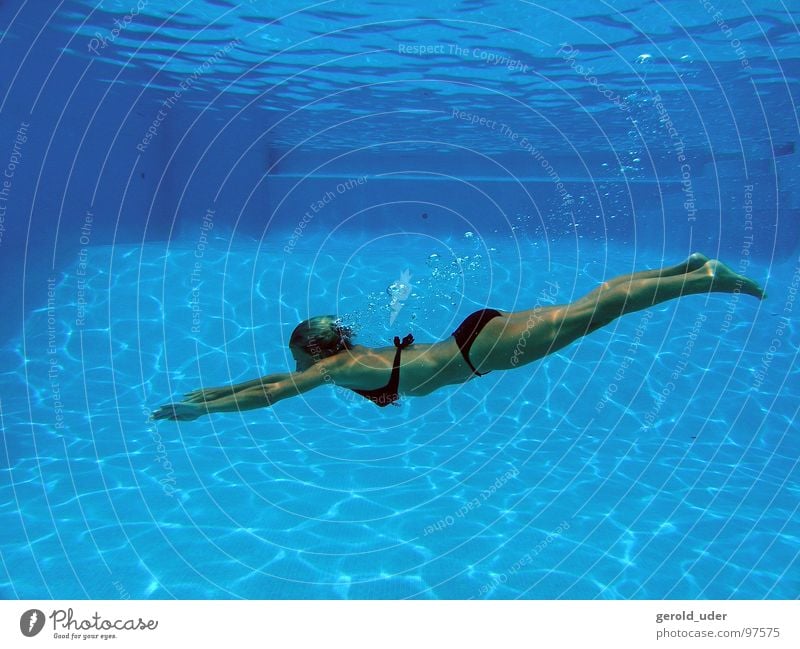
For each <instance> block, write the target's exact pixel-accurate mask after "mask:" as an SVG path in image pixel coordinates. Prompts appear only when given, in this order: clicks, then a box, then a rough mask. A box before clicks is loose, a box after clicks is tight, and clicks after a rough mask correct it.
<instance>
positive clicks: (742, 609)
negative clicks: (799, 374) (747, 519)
mask: <svg viewBox="0 0 800 649" xmlns="http://www.w3.org/2000/svg"><path fill="white" fill-rule="evenodd" d="M798 620H800V603H798V602H796V601H777V602H770V601H703V602H693V601H633V602H615V601H599V602H575V601H567V602H551V601H488V602H487V601H481V602H477V601H442V602H424V601H351V602H344V601H341V602H340V601H322V602H319V601H302V602H298V601H132V600H126V601H58V602H52V601H4V602H0V647H3V648H16V647H45V646H48V647H49V646H61V647H74V646H81V647H98V646H109V647H118V648H122V647H146V648H147V649H153V648H156V647H170V648H171V649H175V648H176V647H187V646H199V647H223V648H224V649H228V648H231V647H236V648H239V647H270V648H272V647H293V648H294V647H300V648H303V647H316V646H320V647H325V648H326V649H327V648H328V647H346V648H347V649H359V648H361V647H364V648H369V649H394V648H396V649H409V648H413V649H419V648H423V647H457V648H458V649H469V648H471V647H476V648H477V647H480V648H481V649H485V648H487V647H492V648H498V647H499V648H503V649H506V648H510V647H531V648H533V647H552V646H556V647H563V646H565V645H567V644H568V645H569V646H575V645H578V643H582V644H581V646H591V647H612V646H613V647H614V648H615V649H622V648H627V647H630V648H632V649H641V648H642V647H670V646H678V647H682V646H693V647H703V646H741V647H774V648H775V649H778V648H779V647H793V648H794V647H798V646H800V636H798V629H800V622H799V621H798Z"/></svg>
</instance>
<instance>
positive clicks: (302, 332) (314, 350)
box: [289, 315, 353, 371]
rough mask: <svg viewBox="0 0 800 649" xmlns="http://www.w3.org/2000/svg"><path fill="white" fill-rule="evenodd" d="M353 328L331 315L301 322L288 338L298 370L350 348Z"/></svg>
mask: <svg viewBox="0 0 800 649" xmlns="http://www.w3.org/2000/svg"><path fill="white" fill-rule="evenodd" d="M352 338H353V330H352V329H351V328H350V327H347V326H345V325H343V324H342V322H341V320H339V318H337V317H336V316H332V315H320V316H316V317H314V318H309V319H308V320H305V321H303V322H301V323H300V324H299V325H297V326H296V327H295V328H294V331H293V332H292V336H291V338H289V348H290V349H291V350H292V355H293V356H294V358H295V360H296V361H297V369H298V371H302V370H304V369H306V368H308V367H311V366H312V365H313V364H314V363H316V362H317V361H319V360H322V359H323V358H327V357H328V356H333V355H334V354H338V353H339V352H340V351H342V350H345V349H350V348H351V347H352V346H353V342H352Z"/></svg>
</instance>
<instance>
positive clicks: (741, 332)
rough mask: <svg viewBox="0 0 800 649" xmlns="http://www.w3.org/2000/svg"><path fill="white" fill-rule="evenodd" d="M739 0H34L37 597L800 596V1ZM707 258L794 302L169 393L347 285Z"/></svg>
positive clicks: (215, 372)
mask: <svg viewBox="0 0 800 649" xmlns="http://www.w3.org/2000/svg"><path fill="white" fill-rule="evenodd" d="M267 5H269V6H267ZM720 11H722V14H720V15H722V18H719V17H715V13H716V9H715V11H709V10H708V8H707V7H705V6H704V4H703V3H702V2H700V3H697V2H674V3H664V4H663V5H659V4H655V3H647V2H634V1H633V0H631V1H630V2H614V3H609V4H608V5H607V6H606V5H604V6H602V7H601V6H600V5H596V4H595V3H588V2H587V3H572V4H570V5H569V6H564V3H552V4H551V5H547V6H545V7H544V8H542V7H539V8H536V9H535V8H533V6H532V5H528V4H527V3H521V2H520V3H516V2H512V3H508V2H506V3H494V2H489V1H485V2H463V3H457V4H451V3H444V2H425V3H415V2H412V3H406V4H404V5H403V6H396V5H394V4H391V3H384V2H366V3H354V2H349V1H341V2H335V1H334V2H327V3H322V4H318V5H315V6H313V7H311V6H310V7H307V8H304V7H302V6H300V5H297V4H296V3H247V2H242V3H237V2H227V1H223V0H215V1H212V0H204V1H194V2H191V3H188V4H187V5H186V6H185V7H183V8H182V9H181V10H178V11H175V9H174V7H173V3H167V2H161V1H158V2H156V1H155V0H151V1H150V2H147V3H144V4H143V5H142V6H141V8H139V7H138V5H137V4H136V2H135V1H133V0H131V1H128V0H119V1H118V2H113V3H108V2H104V3H103V5H102V7H100V6H96V5H95V4H94V3H92V2H88V1H86V2H78V1H73V2H68V3H64V4H63V5H61V6H60V8H59V9H58V10H57V11H55V12H54V13H53V14H52V15H50V14H49V13H46V12H45V11H44V10H43V9H42V8H41V7H36V6H29V4H25V3H22V2H19V3H13V2H12V3H3V5H2V6H0V24H2V40H0V49H1V50H2V53H3V54H4V55H5V56H4V58H2V59H0V60H2V63H0V66H2V68H1V69H2V75H3V79H4V80H7V83H6V84H4V86H3V87H5V88H7V89H6V90H4V91H3V92H4V94H3V98H2V103H1V104H0V112H1V113H2V114H3V119H2V132H1V133H0V134H1V135H2V139H0V166H2V169H3V170H4V171H3V173H5V172H10V173H11V175H10V176H7V178H8V179H9V183H8V184H7V185H6V186H5V190H3V187H4V186H3V185H0V191H4V193H1V194H0V210H2V212H0V216H2V219H3V220H2V221H0V226H2V227H0V235H2V237H1V238H0V264H1V265H2V270H3V273H4V275H3V276H4V279H5V282H4V284H5V286H4V291H3V308H4V311H3V312H4V316H5V317H4V318H3V322H2V323H0V340H2V352H0V354H1V356H0V357H2V360H3V363H2V366H0V372H2V374H0V429H2V446H0V476H2V478H1V479H0V548H1V550H2V554H1V555H0V559H2V561H0V567H1V569H0V596H1V597H4V598H101V599H114V598H127V597H132V598H186V599H190V598H301V599H307V598H430V599H436V598H439V599H443V598H454V599H492V598H497V599H510V598H529V599H556V598H565V599H592V598H601V599H617V598H635V599H645V598H647V599H649V598H653V599H660V598H668V599H676V598H689V599H693V598H700V599H703V598H719V599H726V598H737V599H761V598H768V599H779V598H796V597H797V596H798V595H799V594H800V570H798V562H799V561H800V550H798V548H800V544H798V539H800V524H799V523H798V506H799V505H800V483H799V482H798V478H800V468H798V458H800V437H798V433H800V431H798V427H797V423H796V418H797V404H798V403H799V402H800V400H799V399H798V396H800V382H798V364H797V350H798V345H800V328H799V327H798V324H797V322H798V321H797V313H798V312H800V304H798V302H797V288H798V286H800V245H799V244H800V237H798V233H799V232H800V228H798V218H799V217H800V194H798V192H797V189H796V188H797V187H798V186H800V185H798V181H799V180H800V154H798V152H797V151H796V150H795V143H796V140H797V135H798V133H797V131H798V127H797V121H796V102H795V100H796V98H797V88H798V87H800V86H798V84H797V81H798V67H797V62H798V53H799V51H798V45H797V41H796V33H797V32H796V20H797V17H798V12H797V11H792V10H790V9H787V8H786V7H781V8H780V10H779V9H777V8H775V7H773V6H772V3H749V5H748V6H744V5H743V6H741V7H736V8H734V7H729V6H727V5H726V6H725V7H724V8H722V9H720ZM115 20H116V21H118V22H117V23H115V22H114V21H115ZM120 26H121V27H120ZM115 30H116V31H115ZM589 67H591V68H592V70H591V72H588V71H587V69H588V68H589ZM604 91H607V92H604ZM12 165H13V166H12ZM694 250H701V251H703V252H704V253H706V254H707V255H709V256H711V257H719V258H721V259H723V260H725V261H726V262H728V263H729V264H730V265H731V267H732V268H734V270H737V271H739V272H744V273H746V274H748V275H750V276H752V277H753V278H755V279H756V280H757V281H758V282H759V283H761V284H762V285H764V286H765V287H766V289H767V292H768V294H769V298H768V299H767V300H765V301H763V302H759V301H758V300H755V299H753V298H751V297H748V296H741V295H733V296H732V295H724V294H712V295H708V296H697V295H695V296H690V297H685V298H682V299H680V300H676V301H672V302H669V303H665V304H660V305H658V306H656V307H653V308H651V309H648V310H645V311H641V312H638V313H634V314H631V315H628V316H626V317H624V318H621V319H619V320H617V321H615V322H614V323H612V324H611V325H609V326H608V327H606V328H604V329H601V330H599V331H597V332H595V333H593V334H591V335H590V336H588V337H585V338H583V339H581V340H580V341H578V342H576V343H574V344H572V345H570V346H569V347H567V348H565V349H563V350H561V351H560V352H558V353H556V354H553V355H551V356H549V357H547V358H546V359H544V360H542V361H540V362H537V363H535V364H532V365H529V366H526V367H525V368H523V369H520V370H517V371H513V372H494V373H492V374H490V375H488V376H484V377H481V378H479V379H475V380H473V381H469V382H468V383H466V384H463V385H460V386H452V387H451V388H448V389H445V390H441V391H439V392H436V393H434V394H431V395H429V396H427V397H422V398H404V399H402V400H401V401H400V405H399V406H398V407H389V408H383V409H380V410H379V409H377V408H375V406H374V405H372V404H370V403H369V402H367V401H365V400H364V399H362V398H360V397H358V396H356V395H354V394H353V393H349V392H346V391H343V390H338V389H336V388H335V387H324V388H320V389H318V390H315V391H313V392H309V393H306V394H303V395H302V396H301V397H299V398H295V399H291V400H286V401H282V402H280V403H278V404H276V405H275V406H274V407H273V408H271V409H262V410H250V411H245V412H241V413H228V414H216V415H214V416H212V417H204V418H201V419H198V420H197V421H195V422H181V423H177V422H169V421H159V422H157V423H154V422H151V421H149V419H148V416H149V414H150V412H151V411H152V410H154V409H155V408H157V407H158V406H159V405H161V404H163V403H165V402H167V401H169V400H171V399H179V398H180V396H181V395H182V394H183V393H185V392H187V391H189V390H192V389H195V388H198V387H200V386H215V385H223V384H226V383H231V382H241V381H245V380H248V379H251V378H254V377H256V376H259V375H263V374H267V373H270V372H283V371H286V370H287V369H290V368H292V367H293V362H292V359H291V357H290V356H289V354H288V349H287V342H288V338H289V335H290V334H291V331H292V329H293V328H294V327H295V326H296V324H297V323H298V322H300V321H301V320H304V319H306V318H308V317H310V316H312V315H318V314H325V313H336V314H338V315H340V316H341V317H342V318H343V319H344V320H345V321H346V322H348V323H351V324H353V325H354V326H355V327H356V330H357V334H358V342H360V343H362V344H366V345H372V346H383V345H386V344H389V341H390V340H391V338H392V337H393V336H394V335H400V336H403V335H405V334H406V333H408V332H412V333H413V334H414V336H415V338H416V339H417V341H419V342H432V341H434V340H439V339H442V338H445V337H447V336H449V335H450V333H451V332H452V331H453V330H454V329H455V328H456V327H457V326H458V324H459V323H460V322H461V320H462V319H463V318H464V317H465V316H467V315H468V314H469V313H471V312H473V311H475V310H476V309H479V308H482V307H485V306H492V307H495V308H499V309H504V310H511V311H513V310H524V309H529V308H531V307H533V306H535V305H537V304H539V305H543V306H546V305H548V304H552V303H565V302H568V301H571V300H574V299H576V298H578V297H580V296H581V295H583V294H585V293H586V292H587V291H589V290H591V289H592V288H594V287H595V286H597V285H598V284H599V283H600V282H603V281H607V280H608V279H609V278H611V277H614V276H616V275H620V274H624V273H630V272H633V271H634V270H642V269H647V268H657V267H660V266H664V265H671V264H674V263H676V262H677V261H679V260H680V259H683V258H685V257H686V256H687V255H688V254H689V253H690V252H692V251H694ZM398 283H404V284H406V285H408V286H410V290H409V291H407V292H402V291H401V292H400V293H398V292H397V290H396V286H397V284H398ZM393 285H394V286H395V291H394V292H393V291H392V286H393ZM398 296H399V297H398Z"/></svg>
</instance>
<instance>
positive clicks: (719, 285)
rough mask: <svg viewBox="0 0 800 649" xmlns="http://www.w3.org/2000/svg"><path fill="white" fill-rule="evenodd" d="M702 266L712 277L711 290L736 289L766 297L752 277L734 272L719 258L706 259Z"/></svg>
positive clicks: (734, 290) (730, 291)
mask: <svg viewBox="0 0 800 649" xmlns="http://www.w3.org/2000/svg"><path fill="white" fill-rule="evenodd" d="M693 256H694V255H693ZM703 268H704V269H705V270H706V272H707V273H708V276H709V277H711V278H712V279H711V290H712V291H719V292H722V293H735V292H737V290H738V291H739V292H741V293H745V294H747V295H752V296H753V297H757V298H758V299H759V300H763V299H764V298H765V297H767V294H766V293H764V289H762V288H761V287H760V286H759V285H758V284H756V283H755V282H754V281H753V280H752V279H750V278H749V277H745V276H744V275H739V274H737V273H734V272H733V271H732V270H731V269H730V268H728V267H727V266H726V265H725V264H723V263H722V262H721V261H719V259H710V260H708V261H707V262H706V263H705V264H704V265H703Z"/></svg>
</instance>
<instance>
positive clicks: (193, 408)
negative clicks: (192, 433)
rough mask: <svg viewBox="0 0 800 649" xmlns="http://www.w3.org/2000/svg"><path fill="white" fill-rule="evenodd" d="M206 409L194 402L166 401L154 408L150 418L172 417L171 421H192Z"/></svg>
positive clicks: (204, 412)
mask: <svg viewBox="0 0 800 649" xmlns="http://www.w3.org/2000/svg"><path fill="white" fill-rule="evenodd" d="M204 414H206V410H205V409H204V408H202V407H201V406H199V405H197V404H194V403H186V402H182V403H168V404H166V405H163V406H161V407H160V408H159V409H158V410H156V411H155V412H154V413H153V414H152V415H150V419H172V420H173V421H194V420H195V419H197V418H198V417H200V416H201V415H204Z"/></svg>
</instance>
